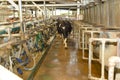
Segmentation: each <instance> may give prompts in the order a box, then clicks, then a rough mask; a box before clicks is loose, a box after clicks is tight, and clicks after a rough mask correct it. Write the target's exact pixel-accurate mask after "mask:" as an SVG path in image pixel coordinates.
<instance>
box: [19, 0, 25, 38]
mask: <svg viewBox="0 0 120 80" xmlns="http://www.w3.org/2000/svg"><path fill="white" fill-rule="evenodd" d="M19 17H20V30H21V34H22V36H21V38H22V39H23V34H24V30H23V22H22V21H23V19H22V0H19Z"/></svg>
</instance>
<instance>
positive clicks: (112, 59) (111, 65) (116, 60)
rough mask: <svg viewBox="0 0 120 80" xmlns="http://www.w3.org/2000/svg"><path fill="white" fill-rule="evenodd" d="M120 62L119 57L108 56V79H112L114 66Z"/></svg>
mask: <svg viewBox="0 0 120 80" xmlns="http://www.w3.org/2000/svg"><path fill="white" fill-rule="evenodd" d="M119 63H120V57H117V56H112V57H110V58H109V71H108V80H114V67H115V66H116V65H117V64H119Z"/></svg>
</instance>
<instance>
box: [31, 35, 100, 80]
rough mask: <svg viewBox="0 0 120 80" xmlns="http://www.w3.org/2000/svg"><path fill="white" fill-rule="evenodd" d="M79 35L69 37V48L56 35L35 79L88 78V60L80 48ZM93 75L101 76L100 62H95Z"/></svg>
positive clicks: (69, 79) (83, 79)
mask: <svg viewBox="0 0 120 80" xmlns="http://www.w3.org/2000/svg"><path fill="white" fill-rule="evenodd" d="M77 38H78V37H77V36H76V37H72V38H69V39H68V49H65V48H64V45H63V41H62V39H61V38H60V37H56V38H55V39H54V41H53V44H52V45H51V48H50V50H49V51H48V53H47V56H46V58H45V60H44V61H43V63H42V65H41V66H40V68H39V69H38V70H37V73H36V75H35V77H34V79H33V80H88V61H87V60H83V59H82V51H81V50H78V43H77ZM92 70H93V71H92V75H93V76H97V77H100V64H99V63H98V62H94V63H93V66H92Z"/></svg>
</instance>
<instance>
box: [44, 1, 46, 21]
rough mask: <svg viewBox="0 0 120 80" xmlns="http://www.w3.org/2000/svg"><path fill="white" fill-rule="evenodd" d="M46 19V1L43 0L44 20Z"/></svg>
mask: <svg viewBox="0 0 120 80" xmlns="http://www.w3.org/2000/svg"><path fill="white" fill-rule="evenodd" d="M45 19H46V2H45V0H44V20H45Z"/></svg>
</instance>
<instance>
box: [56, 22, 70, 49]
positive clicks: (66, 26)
mask: <svg viewBox="0 0 120 80" xmlns="http://www.w3.org/2000/svg"><path fill="white" fill-rule="evenodd" d="M59 22H60V23H59V26H58V27H57V30H58V33H59V34H61V35H62V36H63V39H64V45H65V48H67V39H68V36H69V34H70V33H71V31H72V26H71V23H70V22H69V21H68V20H61V21H59Z"/></svg>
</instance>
